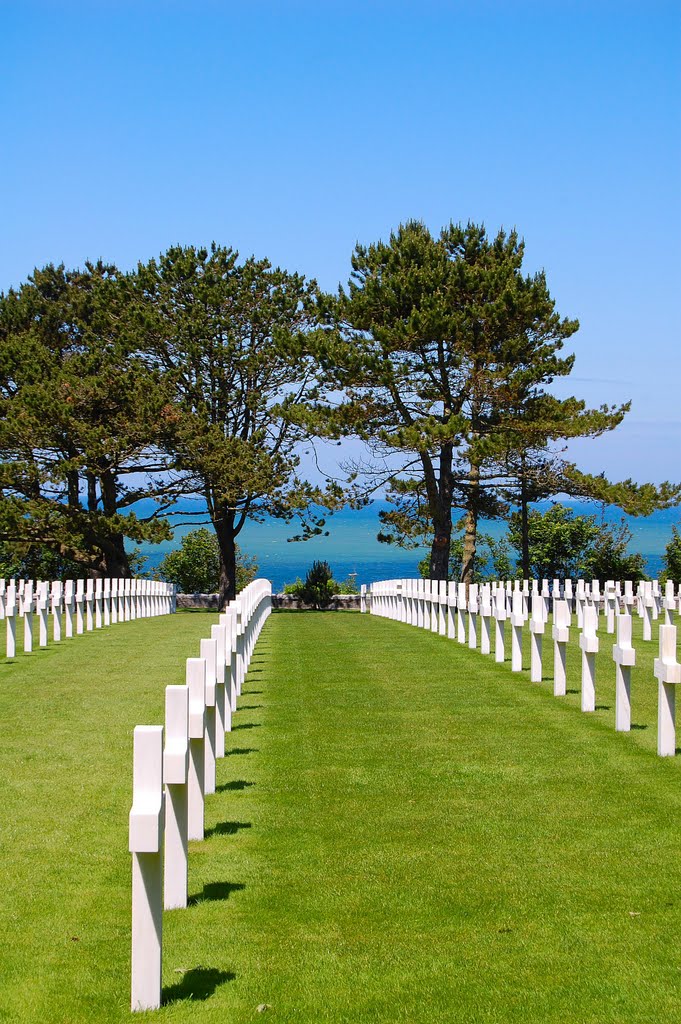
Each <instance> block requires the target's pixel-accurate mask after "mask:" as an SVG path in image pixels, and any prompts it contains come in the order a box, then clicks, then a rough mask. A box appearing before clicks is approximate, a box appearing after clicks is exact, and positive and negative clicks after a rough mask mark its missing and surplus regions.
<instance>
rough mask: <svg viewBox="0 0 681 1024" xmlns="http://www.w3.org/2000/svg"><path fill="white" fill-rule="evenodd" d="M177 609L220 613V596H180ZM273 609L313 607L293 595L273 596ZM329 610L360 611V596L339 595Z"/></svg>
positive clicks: (286, 609)
mask: <svg viewBox="0 0 681 1024" xmlns="http://www.w3.org/2000/svg"><path fill="white" fill-rule="evenodd" d="M177 607H178V608H207V609H208V610H210V611H218V610H219V609H218V595H217V594H178V595H177ZM272 607H273V608H280V609H281V610H282V611H292V610H294V609H300V610H301V611H304V610H305V609H309V608H312V605H310V604H305V603H304V602H303V601H301V600H300V598H298V597H294V596H293V595H292V594H272ZM329 610H330V611H334V612H338V611H344V612H347V611H355V610H357V611H358V610H359V594H337V595H336V597H334V599H333V601H332V602H331V604H330V605H329Z"/></svg>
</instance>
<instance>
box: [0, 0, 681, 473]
mask: <svg viewBox="0 0 681 1024" xmlns="http://www.w3.org/2000/svg"><path fill="white" fill-rule="evenodd" d="M680 43H681V7H680V6H679V4H678V2H666V3H665V2H656V0H646V2H645V3H644V2H638V3H628V2H626V0H618V2H616V3H609V2H599V0H585V2H576V0H541V2H539V0H537V2H534V3H531V2H527V0H498V2H485V0H467V2H454V0H450V2H441V3H437V2H432V0H420V2H411V3H399V2H396V0H391V2H384V3H383V2H382V3H379V2H372V0H363V2H360V0H354V2H350V0H348V2H345V3H336V2H333V0H316V2H294V0H279V2H278V3H275V2H270V3H266V2H259V0H241V2H240V3H230V2H228V0H225V2H222V3H208V2H201V0H194V2H192V3H189V2H186V3H174V2H171V0H165V2H163V3H161V2H159V3H151V2H145V0H137V2H135V3H127V2H125V0H116V2H114V0H99V2H97V0H89V2H88V3H69V2H68V0H60V2H54V3H36V2H32V0H13V2H11V3H7V2H3V0H0V69H1V70H0V112H1V114H2V144H1V150H2V151H1V154H0V156H1V158H0V192H1V195H2V213H1V215H0V232H1V237H2V246H1V247H0V289H1V290H4V289H6V288H7V287H9V286H10V285H17V284H19V283H20V282H21V281H22V280H24V279H25V278H26V276H27V275H28V274H29V273H30V272H31V270H32V268H33V267H34V266H35V265H42V264H44V263H47V262H49V261H54V262H59V261H64V262H65V263H66V264H67V265H69V266H75V265H78V264H81V263H82V262H83V261H84V260H85V259H87V258H96V257H99V256H101V257H103V258H105V259H108V260H112V261H114V262H116V263H118V264H119V266H121V267H123V268H129V267H132V266H134V264H135V263H136V262H137V260H139V259H142V260H146V259H148V258H150V257H151V256H153V255H157V254H158V253H159V252H160V251H161V250H163V249H165V248H166V247H167V246H168V245H170V244H172V243H176V242H181V243H207V242H210V241H211V240H212V239H216V240H217V241H219V242H221V243H225V244H230V245H232V246H234V247H235V248H238V249H239V250H240V252H241V253H242V254H243V255H247V254H250V253H252V252H253V253H255V254H256V255H258V256H268V257H269V258H270V259H271V260H272V261H273V262H275V263H279V264H281V265H283V266H285V267H287V268H288V269H291V270H299V271H302V272H304V273H306V274H308V275H310V276H315V277H316V278H317V279H318V280H319V281H320V282H321V283H322V284H323V285H324V286H325V287H329V288H331V287H334V286H335V285H336V284H337V283H338V281H340V280H346V279H347V276H348V270H349V257H350V253H351V251H352V248H353V246H354V244H355V242H356V241H357V240H360V241H363V242H371V241H373V240H376V239H377V238H379V237H386V236H387V234H388V233H389V231H390V229H391V228H393V227H395V226H397V224H398V223H399V222H400V221H402V220H405V219H408V218H420V219H422V220H424V221H425V222H426V223H427V224H428V225H429V226H430V227H431V228H432V229H433V230H437V229H438V228H439V227H440V226H441V225H442V224H444V223H446V222H448V221H449V220H455V221H459V220H463V221H466V220H468V219H472V220H475V221H484V222H485V223H486V224H487V226H488V228H489V229H490V230H492V231H494V230H496V229H497V228H498V227H499V226H502V225H503V226H505V227H507V228H510V227H513V226H515V227H517V228H518V230H519V231H520V233H521V234H522V235H523V236H524V237H525V240H526V243H527V267H528V270H533V269H535V268H538V267H542V266H543V267H544V268H545V269H546V272H547V276H548V281H549V285H550V287H551V290H552V292H553V294H554V295H555V297H556V298H557V301H558V308H559V309H560V311H561V312H562V313H563V314H564V315H569V316H576V317H578V318H579V320H580V321H581V324H582V327H581V330H580V332H579V334H578V335H577V336H575V337H574V338H573V339H571V341H570V343H569V344H570V349H571V350H573V351H575V352H576V353H577V357H578V358H577V365H576V368H575V371H574V374H573V377H572V378H571V384H570V390H571V391H572V392H574V393H577V394H580V395H582V396H583V397H585V398H586V399H587V400H588V401H589V402H591V403H593V404H599V403H601V402H620V401H625V400H627V399H629V398H631V399H632V401H633V409H632V412H631V414H630V417H629V420H628V422H627V423H626V425H623V426H622V427H621V428H620V429H619V430H618V431H617V432H616V434H615V435H613V436H611V437H608V438H604V439H601V440H599V441H597V442H586V443H582V444H580V447H579V449H578V454H579V458H580V460H581V465H582V466H583V468H585V469H588V470H591V471H598V470H601V469H603V470H605V471H606V472H607V473H608V474H609V475H611V476H612V477H613V478H614V477H623V476H633V477H634V478H635V479H638V480H645V479H651V480H661V479H664V478H670V479H675V480H678V479H681V455H680V453H681V411H680V405H681V387H680V384H681V347H680V336H679V335H680V332H679V326H680V323H679V321H680V319H681V317H680V314H679V307H680V305H681V241H680V240H681V199H680V188H679V186H680V184H681V179H680V174H679V172H680V170H681V160H680V155H681V132H680V127H681V123H680V122H681V117H680V98H681V88H680V86H681V66H680V53H681V47H680ZM561 387H562V388H563V391H564V390H565V389H564V386H563V385H561Z"/></svg>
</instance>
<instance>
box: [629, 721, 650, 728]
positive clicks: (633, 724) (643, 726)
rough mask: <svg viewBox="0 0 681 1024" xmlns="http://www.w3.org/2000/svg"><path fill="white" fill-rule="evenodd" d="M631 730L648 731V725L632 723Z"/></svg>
mask: <svg viewBox="0 0 681 1024" xmlns="http://www.w3.org/2000/svg"><path fill="white" fill-rule="evenodd" d="M629 728H631V729H647V728H648V726H647V725H638V724H637V723H635V722H632V723H631V725H630V727H629Z"/></svg>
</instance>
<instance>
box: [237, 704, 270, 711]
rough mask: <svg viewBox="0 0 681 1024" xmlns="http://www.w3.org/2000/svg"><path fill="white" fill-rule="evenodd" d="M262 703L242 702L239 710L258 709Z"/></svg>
mask: <svg viewBox="0 0 681 1024" xmlns="http://www.w3.org/2000/svg"><path fill="white" fill-rule="evenodd" d="M262 707H264V705H263V704H242V705H241V707H240V708H239V711H259V710H260V708H262Z"/></svg>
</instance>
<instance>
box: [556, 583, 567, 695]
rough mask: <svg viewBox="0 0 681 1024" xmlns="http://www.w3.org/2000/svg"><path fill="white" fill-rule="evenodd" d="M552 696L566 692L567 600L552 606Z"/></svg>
mask: <svg viewBox="0 0 681 1024" xmlns="http://www.w3.org/2000/svg"><path fill="white" fill-rule="evenodd" d="M551 636H552V637H553V696H554V697H564V696H565V693H566V679H567V676H566V670H565V661H566V651H567V644H568V640H569V639H570V610H569V608H568V606H567V601H556V602H555V603H554V606H553V628H552V630H551Z"/></svg>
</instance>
